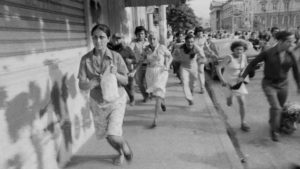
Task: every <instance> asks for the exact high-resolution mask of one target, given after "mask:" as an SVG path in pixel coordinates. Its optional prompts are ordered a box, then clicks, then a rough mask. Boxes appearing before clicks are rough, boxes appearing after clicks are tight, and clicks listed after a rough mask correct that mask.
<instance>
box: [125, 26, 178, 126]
mask: <svg viewBox="0 0 300 169" xmlns="http://www.w3.org/2000/svg"><path fill="white" fill-rule="evenodd" d="M148 40H149V43H150V44H149V45H148V46H147V47H146V48H145V50H144V51H143V58H142V60H140V63H139V64H138V66H137V68H136V69H139V67H140V66H141V65H142V64H143V63H144V62H147V63H148V64H147V70H146V82H147V92H148V93H151V94H152V95H153V96H155V100H156V104H155V111H154V114H155V115H154V119H153V123H152V126H151V128H154V127H156V126H157V120H158V111H159V109H160V108H161V109H162V110H163V111H166V105H165V94H166V85H167V81H168V76H169V72H168V70H169V67H170V64H171V62H172V59H173V58H172V56H171V53H170V51H169V50H168V49H167V47H165V46H164V45H161V44H159V42H158V36H157V34H155V33H154V32H150V33H149V36H148ZM135 72H136V70H134V71H133V73H132V74H130V76H134V74H135Z"/></svg>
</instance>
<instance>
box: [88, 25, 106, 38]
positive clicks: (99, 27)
mask: <svg viewBox="0 0 300 169" xmlns="http://www.w3.org/2000/svg"><path fill="white" fill-rule="evenodd" d="M97 29H100V30H101V31H103V32H104V33H105V34H106V36H107V37H108V38H109V37H110V29H109V27H108V26H107V25H104V24H97V25H95V26H94V27H93V29H92V31H91V35H92V36H93V34H94V32H95V31H96V30H97Z"/></svg>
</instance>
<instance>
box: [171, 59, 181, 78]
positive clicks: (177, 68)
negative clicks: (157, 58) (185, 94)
mask: <svg viewBox="0 0 300 169" xmlns="http://www.w3.org/2000/svg"><path fill="white" fill-rule="evenodd" d="M172 65H173V73H174V74H176V76H177V77H178V79H179V80H181V77H180V62H176V61H173V62H172Z"/></svg>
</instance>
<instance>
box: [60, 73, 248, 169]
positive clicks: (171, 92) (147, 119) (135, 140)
mask: <svg viewBox="0 0 300 169" xmlns="http://www.w3.org/2000/svg"><path fill="white" fill-rule="evenodd" d="M178 82H179V81H178V79H177V78H175V75H173V74H171V73H170V77H169V81H168V85H167V86H168V87H167V91H168V92H167V97H166V106H167V111H166V112H161V113H159V118H158V119H159V121H158V126H157V127H156V128H154V129H150V128H149V126H150V125H151V122H152V119H153V109H154V100H152V101H150V102H147V103H141V102H138V103H137V105H136V106H133V107H130V106H128V107H127V111H126V115H125V120H124V126H123V129H124V137H125V138H126V139H127V140H128V142H129V143H130V145H131V148H132V149H133V152H134V159H133V161H132V163H131V164H126V163H125V164H124V165H123V166H121V167H119V166H114V165H112V160H111V159H112V157H114V156H115V155H116V152H115V151H114V150H113V149H112V148H111V147H110V146H109V145H108V143H107V142H106V140H97V139H96V138H95V137H94V136H93V137H91V138H90V139H89V140H88V141H87V143H86V144H84V145H83V146H82V148H81V149H80V150H79V152H77V153H76V155H75V156H74V157H72V159H71V161H70V162H69V163H68V165H67V166H66V169H84V168H86V169H94V168H95V169H96V168H97V169H98V168H106V169H111V168H122V169H127V168H128V169H242V168H243V167H242V165H241V163H240V160H239V158H238V156H237V154H236V152H235V149H234V147H233V145H232V143H231V141H230V139H229V137H228V135H227V133H226V130H225V127H224V124H223V122H222V121H221V118H220V117H219V115H218V114H217V113H216V111H215V110H214V108H213V104H212V102H211V100H210V98H209V96H208V95H207V93H205V94H199V90H200V89H197V90H196V91H197V92H195V94H194V101H195V105H193V106H188V104H187V101H186V100H185V98H184V95H183V91H182V87H181V85H180V84H179V83H178ZM136 96H137V97H138V100H141V95H140V94H136Z"/></svg>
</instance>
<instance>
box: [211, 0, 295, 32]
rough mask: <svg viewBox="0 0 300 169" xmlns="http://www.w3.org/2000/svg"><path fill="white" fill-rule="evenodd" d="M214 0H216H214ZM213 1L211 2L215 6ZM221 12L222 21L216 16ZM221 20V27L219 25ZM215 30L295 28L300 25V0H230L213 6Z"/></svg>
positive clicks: (212, 20)
mask: <svg viewBox="0 0 300 169" xmlns="http://www.w3.org/2000/svg"><path fill="white" fill-rule="evenodd" d="M213 2H214V1H213ZM213 2H212V3H211V4H212V5H211V6H213ZM215 11H219V12H220V18H221V19H220V21H219V20H217V19H216V18H217V17H218V16H217V13H216V12H215ZM220 22H221V26H220V28H218V27H217V26H216V25H218V24H219V23H220ZM211 25H213V26H212V28H213V30H214V29H216V30H221V29H223V30H227V31H230V32H234V31H236V30H257V31H262V30H267V29H269V28H271V27H273V26H277V27H279V28H280V29H286V30H292V31H293V30H295V29H296V27H297V26H299V25H300V1H299V0H228V1H226V2H225V3H223V4H222V6H221V7H219V6H218V7H215V8H211Z"/></svg>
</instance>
